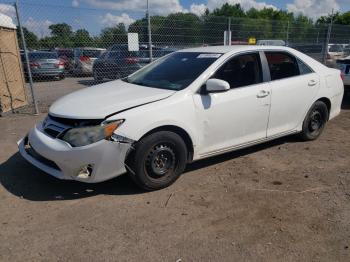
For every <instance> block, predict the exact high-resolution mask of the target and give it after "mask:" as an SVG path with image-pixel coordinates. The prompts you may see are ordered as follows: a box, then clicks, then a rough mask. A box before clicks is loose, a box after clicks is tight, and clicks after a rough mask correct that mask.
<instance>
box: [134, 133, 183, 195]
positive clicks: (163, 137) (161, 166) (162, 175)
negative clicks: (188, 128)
mask: <svg viewBox="0 0 350 262" xmlns="http://www.w3.org/2000/svg"><path fill="white" fill-rule="evenodd" d="M186 163H187V147H186V144H185V143H184V141H183V139H182V138H181V137H180V136H179V135H177V134H176V133H173V132H169V131H160V132H157V133H153V134H151V135H149V136H147V137H145V138H143V139H142V140H140V141H139V142H138V143H137V144H136V146H135V154H134V156H133V157H132V160H131V164H130V165H131V169H132V170H131V172H129V173H130V176H131V177H132V179H133V180H134V181H135V182H136V183H137V185H139V186H140V187H142V188H143V189H145V190H158V189H161V188H165V187H167V186H170V185H171V184H172V183H174V182H175V181H176V180H177V179H178V178H179V176H180V175H181V173H182V172H183V171H184V169H185V167H186Z"/></svg>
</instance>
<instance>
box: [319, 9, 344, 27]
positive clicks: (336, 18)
mask: <svg viewBox="0 0 350 262" xmlns="http://www.w3.org/2000/svg"><path fill="white" fill-rule="evenodd" d="M332 19H333V23H334V24H339V25H350V11H348V12H345V13H343V14H340V13H339V12H337V13H335V14H333V15H332V14H329V15H327V16H321V17H320V18H319V19H317V22H316V23H317V24H329V23H330V22H331V21H332Z"/></svg>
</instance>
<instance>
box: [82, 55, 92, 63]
mask: <svg viewBox="0 0 350 262" xmlns="http://www.w3.org/2000/svg"><path fill="white" fill-rule="evenodd" d="M79 60H80V61H81V62H84V63H90V62H91V60H90V57H88V56H81V57H79Z"/></svg>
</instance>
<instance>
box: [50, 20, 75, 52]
mask: <svg viewBox="0 0 350 262" xmlns="http://www.w3.org/2000/svg"><path fill="white" fill-rule="evenodd" d="M49 29H50V30H51V35H52V40H53V41H54V42H55V43H56V47H73V45H74V43H73V36H74V35H73V30H72V27H71V26H70V25H68V24H66V23H60V24H53V25H50V26H49Z"/></svg>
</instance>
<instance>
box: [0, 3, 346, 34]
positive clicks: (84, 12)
mask: <svg viewBox="0 0 350 262" xmlns="http://www.w3.org/2000/svg"><path fill="white" fill-rule="evenodd" d="M13 2H14V0H0V13H3V14H6V15H9V16H11V17H15V12H14V8H13V6H12V3H13ZM149 3H150V12H151V14H154V15H167V14H169V13H174V12H191V13H195V14H197V15H201V14H202V13H203V12H204V11H205V9H206V8H209V10H213V9H215V8H217V7H220V6H221V5H223V4H224V3H230V4H236V3H240V4H241V6H242V7H243V8H244V9H246V10H247V9H250V8H252V7H254V8H257V9H262V8H264V7H269V8H274V9H282V10H287V11H290V12H293V13H296V14H303V15H307V16H309V17H311V18H313V19H317V17H319V16H322V15H327V14H329V13H331V12H332V9H333V10H334V11H339V12H346V11H350V0H149ZM19 6H20V14H21V20H22V24H23V25H24V26H26V27H27V28H28V29H29V30H30V31H33V32H35V33H36V34H37V35H38V36H39V37H44V36H47V35H49V33H50V30H49V29H48V27H49V26H50V25H51V24H54V23H62V22H66V23H68V24H70V25H72V27H73V29H74V30H77V29H80V28H86V29H88V30H89V31H90V33H91V34H93V35H98V34H99V33H100V31H101V29H102V28H105V27H111V26H114V25H116V24H118V23H125V24H126V25H127V26H128V25H130V24H131V23H132V22H134V21H135V20H136V19H138V18H141V17H144V15H145V9H146V0H19Z"/></svg>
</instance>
